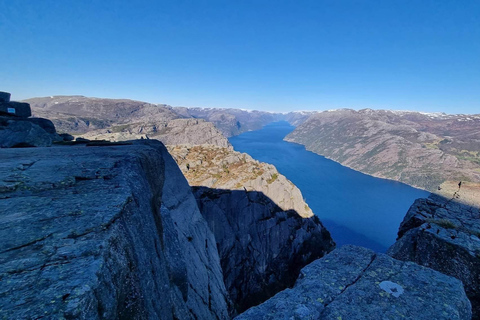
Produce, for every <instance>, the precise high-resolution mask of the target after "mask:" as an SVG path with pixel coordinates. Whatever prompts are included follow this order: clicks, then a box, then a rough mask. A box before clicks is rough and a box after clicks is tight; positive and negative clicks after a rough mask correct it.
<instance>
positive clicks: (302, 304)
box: [235, 246, 471, 320]
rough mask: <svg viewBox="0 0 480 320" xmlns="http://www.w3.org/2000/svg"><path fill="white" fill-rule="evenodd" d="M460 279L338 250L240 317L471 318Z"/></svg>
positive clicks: (356, 251) (358, 251)
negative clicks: (292, 285) (290, 286)
mask: <svg viewBox="0 0 480 320" xmlns="http://www.w3.org/2000/svg"><path fill="white" fill-rule="evenodd" d="M470 317H471V310H470V303H469V301H468V299H467V297H466V295H465V292H464V290H463V286H462V283H461V282H460V281H458V280H457V279H455V278H452V277H449V276H446V275H444V274H441V273H439V272H437V271H434V270H431V269H428V268H425V267H422V266H419V265H417V264H414V263H411V262H403V261H398V260H395V259H392V258H391V257H389V256H387V255H385V254H376V253H375V252H373V251H371V250H368V249H364V248H360V247H354V246H344V247H342V248H340V249H336V250H334V251H333V252H331V253H330V254H328V255H327V256H325V257H323V258H322V259H319V260H316V261H315V262H313V263H311V264H309V265H308V266H307V267H305V268H303V269H302V271H301V273H300V277H299V278H298V280H297V282H296V283H295V286H294V287H293V288H292V289H286V290H284V291H282V292H280V293H278V294H277V295H275V296H274V297H273V298H271V299H270V300H268V301H267V302H265V303H263V304H261V305H259V306H257V307H254V308H251V309H249V310H247V311H246V312H244V313H243V314H241V315H240V316H239V317H237V318H235V319H238V320H243V319H272V320H273V319H275V320H282V319H285V320H287V319H288V320H290V319H329V320H330V319H331V320H339V319H344V320H346V319H348V320H352V319H353V320H354V319H359V320H360V319H361V320H364V319H372V320H373V319H375V320H376V319H429V320H430V319H444V320H452V319H465V320H467V319H470Z"/></svg>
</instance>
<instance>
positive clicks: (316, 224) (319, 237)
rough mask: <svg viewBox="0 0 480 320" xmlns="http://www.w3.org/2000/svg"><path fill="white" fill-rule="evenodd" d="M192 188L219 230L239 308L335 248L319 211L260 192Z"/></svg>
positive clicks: (224, 264) (211, 224) (290, 282)
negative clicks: (301, 211)
mask: <svg viewBox="0 0 480 320" xmlns="http://www.w3.org/2000/svg"><path fill="white" fill-rule="evenodd" d="M193 192H194V195H195V198H196V199H197V203H198V206H199V208H200V211H201V213H202V215H203V216H204V218H205V220H207V222H208V225H209V227H210V229H211V230H212V231H213V233H214V235H215V240H216V241H217V247H218V250H219V254H220V260H221V265H222V269H223V275H224V280H225V285H226V287H227V290H228V292H229V294H230V297H231V298H232V300H233V302H234V304H235V308H236V311H238V312H242V311H244V310H246V309H247V308H249V307H251V306H254V305H257V304H259V303H261V302H263V301H265V300H267V299H268V298H270V297H272V296H273V295H274V294H276V293H277V292H279V291H281V290H283V289H285V288H287V287H288V286H291V285H293V283H294V282H295V279H296V278H297V276H298V273H299V271H300V269H301V268H302V267H304V266H305V265H307V264H308V263H310V262H312V261H313V260H315V259H318V258H320V257H322V256H324V255H325V254H326V253H328V252H330V251H331V250H333V248H334V247H335V243H334V242H333V240H332V238H331V237H330V233H329V232H328V231H327V230H326V229H325V228H324V227H323V225H322V223H321V222H320V220H319V219H318V218H317V217H316V216H313V217H311V218H302V217H300V216H299V215H298V213H296V212H295V211H293V210H288V211H284V210H282V209H281V208H280V207H279V206H277V205H276V204H275V203H274V202H273V201H272V200H271V199H270V198H268V197H266V196H265V195H264V194H263V193H261V192H255V191H251V192H247V191H244V190H235V191H234V190H219V189H210V188H205V187H193Z"/></svg>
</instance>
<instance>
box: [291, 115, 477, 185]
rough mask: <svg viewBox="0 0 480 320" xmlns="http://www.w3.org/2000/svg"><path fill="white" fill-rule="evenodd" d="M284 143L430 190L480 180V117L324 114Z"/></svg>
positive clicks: (370, 172)
mask: <svg viewBox="0 0 480 320" xmlns="http://www.w3.org/2000/svg"><path fill="white" fill-rule="evenodd" d="M285 140H286V141H290V142H296V143H300V144H303V145H305V146H306V148H307V149H308V150H311V151H313V152H316V153H318V154H320V155H323V156H325V157H327V158H330V159H333V160H335V161H338V162H340V163H341V164H343V165H346V166H348V167H351V168H353V169H355V170H359V171H362V172H364V173H368V174H371V175H374V176H377V177H382V178H388V179H393V180H398V181H402V182H405V183H407V184H410V185H412V186H416V187H420V188H424V189H427V190H430V191H435V190H437V188H438V186H439V185H440V184H442V183H443V182H445V181H449V180H450V181H456V182H457V183H458V181H464V180H466V181H472V182H480V154H479V150H480V115H473V116H466V115H445V114H423V113H419V112H394V111H384V110H378V111H374V110H370V109H365V110H360V111H354V110H349V109H342V110H334V111H325V112H321V113H318V114H314V115H312V116H311V117H310V118H309V119H308V120H307V121H305V122H304V123H303V124H301V125H300V126H298V127H297V128H296V129H295V130H294V131H293V132H292V133H290V134H289V135H288V136H287V137H286V138H285Z"/></svg>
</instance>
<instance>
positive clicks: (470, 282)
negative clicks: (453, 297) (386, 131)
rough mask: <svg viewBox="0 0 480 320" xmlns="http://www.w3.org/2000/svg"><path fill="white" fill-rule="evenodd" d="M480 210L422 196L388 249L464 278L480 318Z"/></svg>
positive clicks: (466, 288) (451, 200)
mask: <svg viewBox="0 0 480 320" xmlns="http://www.w3.org/2000/svg"><path fill="white" fill-rule="evenodd" d="M479 237H480V210H479V209H478V208H477V207H471V206H467V205H464V204H461V203H458V202H456V201H455V199H447V198H443V197H440V196H435V195H432V196H430V198H428V199H418V200H416V201H415V203H414V204H413V205H412V206H411V207H410V209H409V211H408V213H407V215H406V216H405V218H404V220H403V222H402V224H401V225H400V229H399V231H398V240H397V242H396V243H395V244H394V245H393V246H392V247H391V248H390V249H389V250H388V254H389V255H391V256H392V257H394V258H395V259H400V260H406V261H413V262H415V263H418V264H420V265H423V266H426V267H429V268H432V269H435V270H438V271H440V272H442V273H445V274H447V275H450V276H453V277H456V278H457V279H460V280H461V281H462V282H463V284H464V286H465V291H466V293H467V296H468V297H469V299H470V301H471V303H472V309H473V314H474V319H480V238H479Z"/></svg>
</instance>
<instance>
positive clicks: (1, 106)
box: [0, 101, 32, 118]
mask: <svg viewBox="0 0 480 320" xmlns="http://www.w3.org/2000/svg"><path fill="white" fill-rule="evenodd" d="M2 114H4V115H8V116H14V117H19V118H28V117H30V116H31V115H32V111H31V110H30V105H29V104H28V103H25V102H16V101H9V102H0V115H2Z"/></svg>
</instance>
